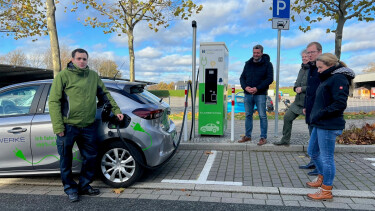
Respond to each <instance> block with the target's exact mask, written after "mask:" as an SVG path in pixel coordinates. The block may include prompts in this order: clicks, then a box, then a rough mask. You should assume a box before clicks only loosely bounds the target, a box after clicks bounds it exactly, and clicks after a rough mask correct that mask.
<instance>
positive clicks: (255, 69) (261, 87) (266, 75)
mask: <svg viewBox="0 0 375 211" xmlns="http://www.w3.org/2000/svg"><path fill="white" fill-rule="evenodd" d="M240 82H241V87H242V89H243V90H244V92H245V93H247V91H246V90H245V88H246V87H247V86H249V87H256V88H257V90H258V91H257V92H256V93H255V95H267V90H268V88H269V85H270V84H271V83H272V82H273V66H272V63H271V62H270V56H268V54H263V56H262V59H261V60H260V61H259V62H254V61H253V58H251V59H249V61H247V62H246V64H245V67H244V68H243V72H242V74H241V77H240Z"/></svg>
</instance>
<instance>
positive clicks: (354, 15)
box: [345, 0, 375, 20]
mask: <svg viewBox="0 0 375 211" xmlns="http://www.w3.org/2000/svg"><path fill="white" fill-rule="evenodd" d="M374 2H375V0H372V1H370V2H368V3H367V4H365V5H363V6H362V7H361V9H359V10H358V11H357V12H355V13H353V14H352V15H349V16H347V17H346V18H345V20H349V19H351V18H353V17H357V16H358V15H359V14H361V13H362V11H363V10H364V9H365V8H367V7H368V6H371V4H372V3H374Z"/></svg>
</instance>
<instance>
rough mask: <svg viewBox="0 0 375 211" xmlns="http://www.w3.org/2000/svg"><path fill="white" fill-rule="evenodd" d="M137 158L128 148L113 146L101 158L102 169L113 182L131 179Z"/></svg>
mask: <svg viewBox="0 0 375 211" xmlns="http://www.w3.org/2000/svg"><path fill="white" fill-rule="evenodd" d="M135 168H136V166H135V160H134V158H133V156H132V155H131V154H130V153H129V151H128V150H126V149H123V148H113V149H111V150H109V151H107V152H106V153H105V154H104V155H103V157H102V160H101V171H102V174H103V175H104V177H105V178H107V179H108V180H110V181H111V182H115V183H121V182H125V181H127V180H129V179H130V178H131V177H132V176H133V175H134V172H135Z"/></svg>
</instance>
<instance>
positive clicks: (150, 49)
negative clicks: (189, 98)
mask: <svg viewBox="0 0 375 211" xmlns="http://www.w3.org/2000/svg"><path fill="white" fill-rule="evenodd" d="M70 1H71V0H65V1H60V2H62V3H59V4H57V12H56V20H57V29H58V36H59V42H60V45H66V46H68V47H69V48H71V49H75V48H84V49H86V50H87V51H88V52H89V55H90V58H92V57H102V58H110V59H113V60H115V61H116V63H117V64H118V66H119V68H120V71H121V72H122V77H123V78H129V57H128V55H129V54H128V44H127V37H126V35H122V36H118V35H117V33H112V34H104V33H103V31H102V29H100V28H95V29H94V28H92V27H91V26H84V25H83V24H82V21H80V20H82V19H84V17H85V16H86V15H90V11H87V12H83V13H71V12H66V13H65V12H64V6H69V5H70ZM194 2H195V3H197V4H202V5H203V10H202V11H201V12H200V13H199V14H194V15H193V16H192V17H191V18H190V19H189V20H187V21H185V20H184V21H182V20H175V21H172V22H171V24H170V26H169V27H168V28H160V29H159V32H157V33H155V32H153V31H151V30H150V29H148V26H147V22H139V23H138V24H137V25H136V26H135V32H134V44H135V45H134V46H135V48H134V50H135V79H136V80H143V81H152V82H156V83H159V82H166V83H170V82H177V81H179V80H190V79H191V75H192V42H193V41H192V37H193V28H192V26H191V22H192V20H196V21H197V45H196V54H197V60H196V63H197V65H198V64H199V44H200V43H201V42H225V44H226V46H227V48H228V50H229V76H228V77H229V84H239V77H240V75H241V73H242V71H243V67H244V64H245V62H246V61H247V60H249V59H250V58H251V57H252V47H253V46H254V45H256V44H261V45H263V47H264V53H265V54H268V55H270V57H271V62H272V63H273V66H274V74H275V77H274V79H275V80H276V63H277V30H276V29H272V22H271V21H269V19H270V18H272V11H271V10H269V8H270V7H271V6H272V0H265V2H262V0H199V1H194ZM292 14H293V13H292ZM304 17H305V16H303V15H301V16H298V17H297V18H296V20H297V21H296V22H291V23H290V29H289V30H282V31H281V43H280V46H281V50H280V75H279V77H280V87H283V86H292V85H293V84H294V82H295V80H296V78H297V74H298V71H299V69H300V65H301V55H300V53H301V51H302V50H303V49H304V48H306V45H307V44H308V43H310V42H312V41H318V42H320V43H321V44H322V46H323V53H334V47H335V44H334V42H335V38H334V34H333V33H329V34H327V33H326V29H327V28H330V29H335V27H336V24H335V22H334V21H332V20H330V19H329V18H324V19H323V21H321V22H318V23H315V24H313V25H311V27H312V30H310V31H308V32H306V33H303V32H301V31H300V30H299V29H298V27H299V26H300V25H302V26H307V25H308V23H307V22H306V21H304ZM78 18H80V20H78ZM374 35H375V21H373V22H368V23H366V22H358V21H357V20H349V21H347V22H346V23H345V27H344V33H343V43H342V55H341V60H342V61H344V62H345V63H346V64H347V65H348V66H349V67H350V68H352V69H353V70H354V71H355V72H356V73H357V74H361V72H362V71H363V69H364V68H366V67H367V66H368V64H369V63H370V62H375V42H373V36H374ZM32 39H33V38H24V39H20V40H14V39H13V38H12V37H6V36H4V35H2V36H0V56H3V55H5V54H7V53H9V52H10V51H13V50H17V49H19V50H22V51H23V52H24V53H26V54H32V53H37V52H43V51H45V50H46V49H47V48H49V45H50V41H49V37H48V36H43V37H38V40H37V41H35V42H33V41H32Z"/></svg>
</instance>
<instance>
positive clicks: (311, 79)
mask: <svg viewBox="0 0 375 211" xmlns="http://www.w3.org/2000/svg"><path fill="white" fill-rule="evenodd" d="M306 50H307V55H308V56H309V60H310V62H309V65H310V71H309V75H308V78H307V89H306V96H305V103H304V104H305V106H304V109H303V113H304V114H305V115H306V124H307V125H308V128H309V133H310V135H311V131H312V127H311V125H310V113H311V110H312V107H313V105H314V102H315V94H316V89H317V88H318V86H319V84H320V79H319V73H318V68H317V67H316V59H317V58H318V57H319V56H320V55H321V54H322V50H323V49H322V45H321V44H320V43H318V42H311V43H309V44H308V45H307V48H306ZM299 168H301V169H311V168H315V165H314V163H313V162H312V161H311V160H310V162H309V163H308V164H307V165H303V166H300V167H299ZM317 174H318V172H317V170H314V171H311V172H309V173H308V175H310V176H314V175H317Z"/></svg>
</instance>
